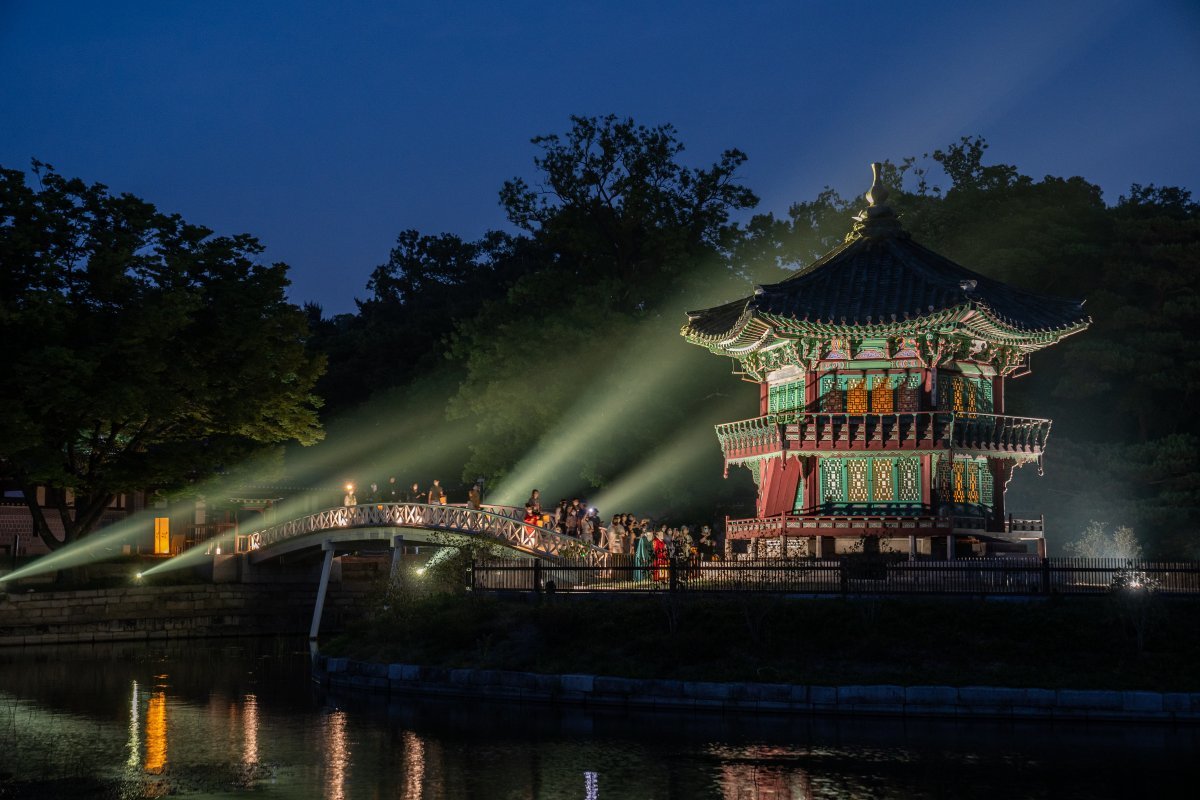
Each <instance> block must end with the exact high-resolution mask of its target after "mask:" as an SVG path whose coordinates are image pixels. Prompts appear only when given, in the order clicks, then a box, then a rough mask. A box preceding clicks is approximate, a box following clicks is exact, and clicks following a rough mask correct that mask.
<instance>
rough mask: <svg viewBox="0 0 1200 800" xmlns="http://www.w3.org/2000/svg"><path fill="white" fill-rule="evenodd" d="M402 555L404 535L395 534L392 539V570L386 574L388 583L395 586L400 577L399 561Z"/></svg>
mask: <svg viewBox="0 0 1200 800" xmlns="http://www.w3.org/2000/svg"><path fill="white" fill-rule="evenodd" d="M403 555H404V535H403V534H399V533H398V534H396V535H395V536H393V537H392V569H391V572H389V573H388V583H391V584H392V585H395V583H396V580H397V578H398V577H399V576H400V561H401V559H402V557H403Z"/></svg>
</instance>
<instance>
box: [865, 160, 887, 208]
mask: <svg viewBox="0 0 1200 800" xmlns="http://www.w3.org/2000/svg"><path fill="white" fill-rule="evenodd" d="M882 171H883V164H881V163H879V162H878V161H872V162H871V188H870V189H868V190H867V193H866V195H865V197H866V198H867V202H868V203H870V204H871V207H872V208H873V207H875V206H881V205H883V204H884V203H886V202H887V199H888V195H889V194H890V192H888V190H887V187H886V186H884V185H883V181H882V180H880V177H879V173H880V172H882Z"/></svg>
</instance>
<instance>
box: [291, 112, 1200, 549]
mask: <svg viewBox="0 0 1200 800" xmlns="http://www.w3.org/2000/svg"><path fill="white" fill-rule="evenodd" d="M533 143H534V145H535V148H536V149H537V156H536V158H535V159H534V166H535V172H534V177H533V178H532V179H530V180H529V181H526V180H525V179H519V178H518V179H514V180H512V181H509V182H507V183H505V184H504V186H503V187H502V188H501V191H500V202H501V204H502V205H503V207H504V209H505V211H506V213H507V216H508V219H509V221H510V222H511V223H512V226H513V230H512V231H511V232H490V233H488V234H486V235H485V236H483V237H482V238H480V239H479V240H478V241H464V240H463V239H461V238H459V237H457V236H455V235H453V234H440V235H422V234H420V233H418V232H416V231H404V232H403V233H401V234H400V236H399V237H398V239H397V243H396V246H395V248H394V249H393V250H392V252H391V254H390V257H389V259H388V261H387V262H386V263H385V264H383V265H381V266H379V267H378V268H377V269H376V270H375V271H374V273H373V274H372V276H371V279H370V282H369V283H368V285H367V291H368V296H367V299H366V300H363V301H360V303H359V309H358V312H357V313H356V314H348V315H340V316H337V317H334V318H332V319H322V318H321V317H320V310H319V309H318V308H315V307H310V308H309V315H310V319H311V320H312V321H313V324H314V328H315V331H314V336H313V339H312V342H311V346H312V347H314V348H317V349H319V350H321V351H322V352H324V353H326V354H327V355H328V357H329V370H328V372H327V374H326V375H325V377H324V378H323V381H322V384H321V385H320V387H319V388H320V391H321V394H322V395H323V396H324V397H325V398H326V400H327V403H328V406H327V408H326V413H327V414H329V415H336V414H338V413H339V412H343V411H346V410H348V409H349V408H351V407H353V406H354V405H355V404H357V403H358V402H360V401H361V400H362V399H363V398H365V397H367V396H368V395H370V394H371V392H373V391H378V390H379V389H381V388H385V387H389V386H390V387H397V386H399V387H403V386H404V385H405V383H406V382H408V381H409V380H411V379H412V377H413V375H414V374H418V375H419V374H422V373H424V372H427V371H429V370H438V369H450V370H453V371H454V372H455V374H456V375H457V376H458V377H457V380H458V392H457V393H456V394H455V395H454V396H453V397H451V398H449V399H448V402H447V404H446V411H447V416H448V424H459V425H467V426H469V427H471V428H472V430H473V435H472V437H471V444H470V448H469V449H470V455H469V459H468V463H467V464H466V465H465V467H464V470H463V477H464V479H471V478H473V477H474V476H475V475H487V476H489V478H498V477H502V476H503V475H504V474H505V473H506V472H508V471H510V470H511V469H512V468H513V466H514V464H516V463H517V462H518V461H520V460H521V459H522V458H523V457H526V456H528V455H529V453H530V452H531V451H536V449H537V448H538V447H539V446H542V447H555V446H558V445H556V444H555V442H554V441H553V440H552V439H546V438H545V434H546V432H547V431H548V430H550V429H552V428H553V427H554V426H555V425H556V424H559V425H561V424H562V421H563V420H564V419H565V420H567V421H569V420H570V419H571V418H572V414H574V413H576V412H577V411H578V409H579V408H580V398H581V395H582V396H585V397H586V396H587V395H592V396H594V397H595V398H596V400H597V401H598V402H602V401H603V400H605V399H606V398H607V399H609V400H611V401H612V402H613V409H614V410H613V412H612V413H611V414H610V415H608V416H609V418H608V419H606V420H605V424H604V427H603V429H602V430H601V431H598V432H597V431H591V430H583V431H581V432H580V436H581V437H582V442H583V444H582V446H580V441H579V440H578V439H577V440H576V441H575V446H577V447H578V449H579V452H578V454H577V458H576V459H575V460H574V461H573V464H576V465H577V467H578V474H577V475H572V478H573V479H575V480H576V481H577V485H579V486H587V485H589V484H590V485H591V486H593V487H603V486H605V485H606V484H608V483H610V482H612V481H613V480H614V479H616V478H617V477H619V476H620V475H621V474H622V473H623V472H624V471H626V470H628V469H630V468H632V467H634V466H635V465H636V464H637V463H638V462H639V460H640V459H643V458H645V457H646V456H647V455H648V454H650V453H653V452H655V450H656V449H657V448H660V447H663V446H664V445H666V444H667V443H669V442H670V441H672V440H673V439H675V438H676V437H678V436H681V435H687V432H689V431H690V432H692V433H693V434H697V435H711V433H710V431H711V427H709V426H710V425H711V424H713V423H715V422H719V421H726V420H728V419H733V418H738V416H739V413H738V412H737V411H734V412H733V416H730V408H741V409H743V410H742V412H741V413H740V416H742V417H749V416H753V415H754V414H755V408H756V407H755V400H754V393H753V391H752V390H751V389H749V388H748V387H747V386H746V385H745V384H739V383H738V381H736V379H735V378H733V377H731V376H730V375H729V369H728V365H725V364H720V363H719V360H717V359H711V358H705V357H704V356H705V355H706V354H703V353H696V352H693V351H696V350H697V348H689V347H685V346H683V343H682V342H679V343H678V345H677V346H676V347H675V348H674V349H671V348H670V344H671V343H672V342H671V337H676V338H677V333H678V328H679V326H680V324H682V322H683V320H684V312H685V311H686V310H689V309H692V308H698V307H704V306H706V305H712V304H715V303H717V302H722V301H725V300H729V299H733V298H734V297H737V296H744V295H745V294H747V293H748V292H749V291H751V290H752V286H753V284H755V283H766V282H774V281H778V280H780V279H782V278H783V277H786V275H787V274H789V273H790V272H791V271H793V270H795V269H798V268H801V267H803V266H804V265H806V264H808V263H810V262H811V261H813V260H814V259H815V258H817V257H818V256H819V255H821V254H823V253H824V252H826V251H827V250H829V249H830V248H832V247H834V246H835V245H837V244H838V243H839V242H840V241H841V240H842V238H843V237H844V236H845V234H846V233H847V232H848V231H849V230H850V227H851V218H852V217H853V215H854V214H855V213H856V212H857V211H858V210H860V208H861V207H862V206H863V201H862V200H861V199H860V198H859V196H858V195H857V194H856V195H854V196H853V197H851V198H847V197H845V196H843V195H842V194H840V193H839V192H837V191H835V190H832V189H826V190H825V191H823V192H821V193H820V194H819V195H818V196H817V197H815V198H813V199H809V200H803V201H799V202H796V203H795V204H794V205H792V206H791V208H789V209H788V211H787V213H786V214H783V215H781V216H776V215H775V214H771V213H766V214H759V215H755V216H752V217H749V219H745V213H744V212H747V211H748V210H749V209H751V208H753V207H754V206H755V205H756V203H757V199H756V197H755V196H754V194H753V193H752V192H751V191H750V189H748V188H746V187H745V186H742V185H741V184H740V183H739V182H738V178H737V170H738V167H739V166H740V165H741V164H742V163H743V162H744V160H745V158H746V157H745V156H744V155H743V154H742V153H741V152H739V151H737V150H732V149H731V150H728V151H726V152H725V153H722V154H721V155H720V157H719V158H718V159H717V160H716V161H715V162H714V163H712V164H711V165H709V166H707V167H703V168H695V167H688V166H686V165H685V164H684V162H683V145H682V143H681V142H680V140H679V138H678V135H677V133H676V131H675V130H674V129H673V128H671V127H670V126H660V127H644V126H641V125H638V124H637V123H635V122H633V121H631V120H624V119H618V118H614V117H606V118H573V119H572V124H571V127H570V129H569V130H568V131H567V132H566V133H564V134H561V135H550V136H541V137H538V138H535V139H534V140H533ZM986 149H987V144H986V143H985V142H984V141H983V140H982V139H979V138H964V139H962V140H961V141H958V142H956V143H953V144H951V145H950V146H948V147H946V148H944V149H939V150H934V151H933V152H932V153H931V154H927V155H924V156H921V157H919V158H918V157H907V158H903V159H901V160H899V161H893V162H886V163H885V179H886V183H887V184H888V185H889V188H890V189H891V190H892V192H893V194H892V204H893V206H894V207H895V208H896V209H897V211H898V212H899V213H900V214H901V216H902V220H903V224H904V225H905V227H906V228H907V229H908V230H909V231H911V232H912V234H913V236H914V237H915V238H917V239H918V240H919V241H921V242H922V243H923V244H925V245H926V246H928V247H930V248H932V249H934V250H936V251H938V252H940V253H943V254H945V255H946V256H948V257H950V258H952V259H954V260H956V261H958V262H959V263H962V264H964V265H967V266H969V267H970V268H972V269H975V270H978V271H980V272H983V273H984V274H987V275H990V276H992V277H995V278H998V279H1000V280H1002V281H1005V282H1008V283H1011V284H1013V285H1015V286H1018V287H1022V288H1026V289H1030V290H1033V291H1038V292H1044V293H1049V294H1054V295H1060V296H1065V297H1086V298H1088V305H1087V310H1088V311H1089V312H1090V313H1091V314H1092V316H1093V318H1094V320H1095V324H1094V325H1093V327H1092V328H1091V329H1090V330H1089V331H1088V332H1086V333H1084V334H1082V335H1080V336H1076V337H1072V338H1070V339H1068V340H1067V341H1066V342H1064V344H1063V345H1062V346H1061V347H1057V348H1052V349H1050V350H1049V351H1047V352H1046V353H1044V354H1039V355H1038V356H1036V358H1035V364H1034V370H1033V373H1032V375H1031V376H1029V377H1025V378H1022V379H1021V380H1018V381H1015V382H1014V384H1013V385H1012V388H1011V389H1010V395H1009V409H1008V410H1009V413H1013V414H1028V415H1030V416H1046V417H1052V418H1054V420H1055V430H1054V436H1053V439H1052V446H1051V448H1050V454H1049V459H1050V460H1049V463H1048V468H1047V473H1046V477H1044V478H1041V479H1040V480H1033V479H1032V478H1030V477H1026V476H1024V475H1021V476H1020V477H1019V478H1018V480H1017V481H1016V482H1015V483H1014V487H1013V489H1014V491H1013V493H1012V499H1011V500H1010V506H1011V507H1014V508H1020V507H1021V505H1022V502H1025V503H1026V504H1027V505H1029V506H1030V507H1039V506H1040V507H1042V508H1046V509H1051V511H1050V514H1049V519H1048V525H1049V526H1050V528H1051V530H1052V531H1054V532H1055V533H1054V539H1055V540H1057V541H1058V542H1062V541H1066V540H1068V539H1070V538H1073V536H1074V535H1075V534H1076V533H1077V532H1078V531H1081V530H1082V529H1083V527H1084V526H1085V525H1086V523H1087V521H1088V520H1089V519H1094V518H1101V519H1105V520H1108V521H1112V522H1114V523H1117V522H1121V523H1129V524H1132V525H1134V526H1135V527H1136V528H1137V529H1138V531H1139V533H1140V534H1141V536H1142V537H1143V538H1144V539H1145V540H1146V541H1147V544H1148V545H1149V552H1150V553H1151V554H1168V553H1169V554H1173V555H1184V554H1190V555H1196V554H1197V553H1198V552H1200V551H1198V550H1197V548H1196V546H1195V545H1194V544H1193V543H1192V540H1191V538H1190V536H1189V534H1190V531H1191V530H1192V529H1193V528H1194V526H1195V524H1196V522H1197V517H1198V512H1197V509H1198V507H1200V463H1198V460H1200V420H1198V417H1197V415H1196V413H1195V411H1194V406H1195V400H1194V398H1195V397H1196V396H1197V388H1198V382H1200V356H1197V352H1198V351H1197V348H1196V347H1195V346H1194V345H1193V344H1192V343H1191V342H1190V338H1191V336H1192V335H1193V334H1194V332H1195V331H1197V330H1198V328H1200V326H1198V323H1200V295H1198V288H1200V286H1198V285H1200V219H1198V213H1197V209H1198V206H1197V204H1196V203H1195V202H1193V201H1192V199H1191V195H1190V192H1188V191H1187V190H1185V189H1181V188H1176V187H1156V186H1139V185H1136V184H1135V185H1134V186H1132V187H1131V188H1130V190H1129V191H1128V192H1127V193H1126V194H1123V195H1122V196H1120V197H1119V198H1118V199H1117V200H1116V202H1113V203H1110V204H1106V203H1105V201H1104V198H1103V196H1102V193H1101V190H1100V188H1099V187H1098V186H1096V185H1094V184H1091V183H1089V182H1088V181H1087V180H1085V179H1084V178H1082V177H1071V178H1059V177H1054V176H1046V177H1044V178H1041V179H1034V178H1032V177H1030V176H1027V175H1023V174H1022V173H1021V172H1020V171H1019V169H1018V168H1017V167H1016V166H1013V165H1006V164H987V163H985V152H986ZM873 155H875V154H866V155H864V159H866V158H867V157H868V156H873ZM857 188H858V187H856V189H857ZM739 219H742V220H743V221H741V222H738V220H739ZM639 354H642V355H643V356H644V357H642V358H640V359H639ZM713 361H716V362H718V364H717V365H716V366H714V365H713V364H710V363H709V362H713ZM715 398H721V399H723V400H724V401H725V402H721V400H718V399H715ZM623 400H627V401H628V402H625V403H624V405H622V401H623ZM581 424H583V423H581ZM539 443H541V444H539ZM711 461H712V463H703V464H699V465H694V466H693V465H689V466H688V468H687V469H680V470H678V471H676V472H672V473H671V474H662V475H658V476H655V478H654V480H655V481H657V482H658V483H660V484H661V486H660V491H659V493H658V498H659V499H658V503H659V506H660V507H659V508H656V509H655V511H657V512H660V513H661V512H664V511H668V510H674V511H677V512H679V513H693V512H694V513H699V512H701V511H703V512H704V513H706V514H711V513H712V512H713V505H714V504H715V505H717V506H719V507H721V509H723V510H730V509H733V510H734V512H735V513H747V514H749V513H752V509H751V507H750V506H749V505H748V499H749V498H750V497H752V490H751V489H750V487H749V481H743V480H741V479H740V477H739V478H738V479H737V480H731V481H730V482H721V480H720V475H719V472H720V466H719V456H718V455H717V451H716V446H715V444H714V445H713V457H712V459H711ZM1027 471H1032V468H1030V470H1027ZM736 472H738V473H740V472H742V471H740V470H739V471H736ZM733 477H734V476H733V475H732V474H731V479H732V478H733ZM647 480H650V479H647ZM567 490H568V489H567V488H565V487H564V489H563V491H567ZM591 491H593V492H594V491H595V490H591Z"/></svg>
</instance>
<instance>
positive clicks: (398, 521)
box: [238, 503, 608, 564]
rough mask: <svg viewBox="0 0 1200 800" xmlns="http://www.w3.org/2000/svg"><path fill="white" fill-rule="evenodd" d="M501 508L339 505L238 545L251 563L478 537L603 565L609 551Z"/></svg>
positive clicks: (543, 554) (450, 542) (536, 555)
mask: <svg viewBox="0 0 1200 800" xmlns="http://www.w3.org/2000/svg"><path fill="white" fill-rule="evenodd" d="M520 513H522V512H521V510H517V509H512V508H509V507H505V506H486V507H484V508H482V509H473V508H467V507H465V506H453V505H427V504H425V503H371V504H364V505H358V506H338V507H336V508H327V509H325V510H324V511H318V512H316V513H315V514H309V515H307V516H304V517H297V518H295V519H290V520H288V521H286V522H281V523H279V524H276V525H271V526H269V527H265V528H261V529H259V530H256V531H253V532H252V533H250V534H249V535H247V536H242V537H239V541H238V545H239V547H238V549H239V550H241V551H243V552H246V553H248V557H249V559H250V561H251V562H252V563H257V562H261V561H265V560H267V559H270V558H276V557H278V556H281V555H285V554H288V553H295V552H300V551H303V550H332V549H338V547H339V545H342V546H348V545H351V544H358V543H362V542H371V541H380V542H388V543H389V544H391V543H392V542H393V541H394V540H395V538H396V537H397V536H402V537H403V540H404V542H405V543H406V544H412V543H416V544H420V543H428V544H437V545H449V546H459V545H462V544H466V543H467V542H469V541H472V540H475V541H481V542H486V543H489V544H495V545H499V546H501V547H506V548H509V549H511V550H515V551H517V552H518V553H521V554H523V555H526V556H530V557H534V558H544V559H548V560H550V561H559V560H560V559H563V558H569V559H571V560H572V561H586V562H588V563H591V564H602V563H604V561H605V559H606V558H607V556H608V552H607V551H605V550H602V549H601V548H599V547H596V546H594V545H592V544H590V543H586V542H581V541H580V540H579V539H576V538H574V537H572V536H563V535H562V534H560V533H558V532H556V531H552V530H549V529H547V528H541V527H538V526H536V525H529V524H526V523H525V522H524V520H523V519H521V518H519V517H518V516H517V515H518V514H520Z"/></svg>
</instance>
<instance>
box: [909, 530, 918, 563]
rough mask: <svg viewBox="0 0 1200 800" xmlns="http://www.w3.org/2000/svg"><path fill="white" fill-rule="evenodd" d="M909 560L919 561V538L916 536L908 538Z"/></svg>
mask: <svg viewBox="0 0 1200 800" xmlns="http://www.w3.org/2000/svg"><path fill="white" fill-rule="evenodd" d="M908 560H909V561H916V560H917V537H916V536H909V537H908Z"/></svg>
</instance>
